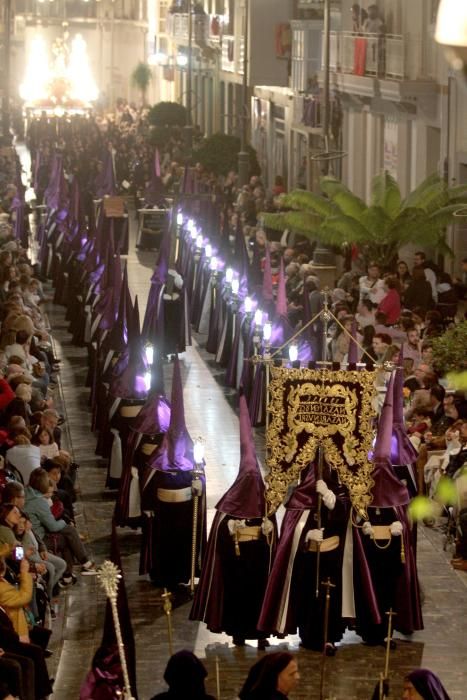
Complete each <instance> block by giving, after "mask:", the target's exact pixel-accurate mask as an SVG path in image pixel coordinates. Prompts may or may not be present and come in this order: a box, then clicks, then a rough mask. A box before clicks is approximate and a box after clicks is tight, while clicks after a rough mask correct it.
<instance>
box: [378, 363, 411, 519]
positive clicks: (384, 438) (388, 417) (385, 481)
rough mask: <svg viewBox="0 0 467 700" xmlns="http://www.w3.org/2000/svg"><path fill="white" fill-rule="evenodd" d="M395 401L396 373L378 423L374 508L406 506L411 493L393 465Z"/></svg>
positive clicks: (390, 381)
mask: <svg viewBox="0 0 467 700" xmlns="http://www.w3.org/2000/svg"><path fill="white" fill-rule="evenodd" d="M393 399H394V373H393V374H391V379H390V380H389V384H388V387H387V391H386V397H385V399H384V404H383V408H382V409H381V415H380V417H379V423H378V434H377V436H376V442H375V449H374V452H373V462H374V468H373V472H372V479H373V481H374V486H373V489H372V495H373V500H372V503H371V505H372V507H375V508H393V507H395V506H401V505H406V504H407V503H408V502H409V500H410V499H409V493H408V491H407V489H406V487H405V486H404V485H403V484H402V483H401V482H400V481H399V479H398V478H397V476H396V473H395V471H394V467H393V466H392V464H391V437H392V423H393Z"/></svg>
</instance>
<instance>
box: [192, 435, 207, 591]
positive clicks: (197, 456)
mask: <svg viewBox="0 0 467 700" xmlns="http://www.w3.org/2000/svg"><path fill="white" fill-rule="evenodd" d="M193 458H194V462H195V468H194V469H193V480H192V482H191V491H192V494H193V521H192V528H193V530H192V536H191V576H190V593H191V595H192V596H193V595H194V594H195V573H196V551H197V545H198V520H199V499H200V498H201V497H202V495H203V482H202V480H201V477H202V475H203V473H204V470H203V458H204V445H203V443H202V441H201V439H199V438H198V440H196V442H195V444H194V447H193Z"/></svg>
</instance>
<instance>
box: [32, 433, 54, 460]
mask: <svg viewBox="0 0 467 700" xmlns="http://www.w3.org/2000/svg"><path fill="white" fill-rule="evenodd" d="M31 442H32V444H33V445H36V446H37V447H39V450H40V453H41V461H42V462H43V461H44V460H45V459H53V458H54V457H57V455H58V454H59V449H58V445H57V443H56V442H55V440H54V437H53V435H52V433H51V431H50V430H48V428H43V427H41V426H40V425H36V426H35V428H34V429H33V433H32V440H31ZM39 466H40V465H39Z"/></svg>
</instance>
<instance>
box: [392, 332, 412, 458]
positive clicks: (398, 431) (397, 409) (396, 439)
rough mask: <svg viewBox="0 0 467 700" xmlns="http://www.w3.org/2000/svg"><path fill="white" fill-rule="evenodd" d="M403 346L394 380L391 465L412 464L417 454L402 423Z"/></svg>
mask: <svg viewBox="0 0 467 700" xmlns="http://www.w3.org/2000/svg"><path fill="white" fill-rule="evenodd" d="M402 348H403V345H401V349H400V350H399V362H398V365H399V366H398V367H397V369H396V378H395V380H394V407H393V412H394V416H393V426H392V435H393V441H392V443H391V461H392V463H393V464H399V465H402V464H414V462H416V461H417V457H418V453H417V450H416V449H415V447H414V446H413V445H412V443H411V442H410V440H409V436H408V435H407V430H406V428H405V423H404V369H403V360H404V356H403V350H402Z"/></svg>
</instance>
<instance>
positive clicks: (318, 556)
mask: <svg viewBox="0 0 467 700" xmlns="http://www.w3.org/2000/svg"><path fill="white" fill-rule="evenodd" d="M322 318H323V351H322V358H323V360H322V361H323V366H326V365H325V363H326V362H327V358H328V351H327V348H328V323H329V311H328V289H327V288H326V289H324V290H323V311H322ZM323 460H324V451H323V446H322V445H320V446H319V447H318V480H321V479H322V478H323ZM322 508H323V497H322V495H321V494H320V493H319V494H318V505H317V509H316V523H317V528H318V530H321V513H322ZM320 563H321V542H317V543H316V586H315V596H316V598H319V578H320V573H319V572H320Z"/></svg>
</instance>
